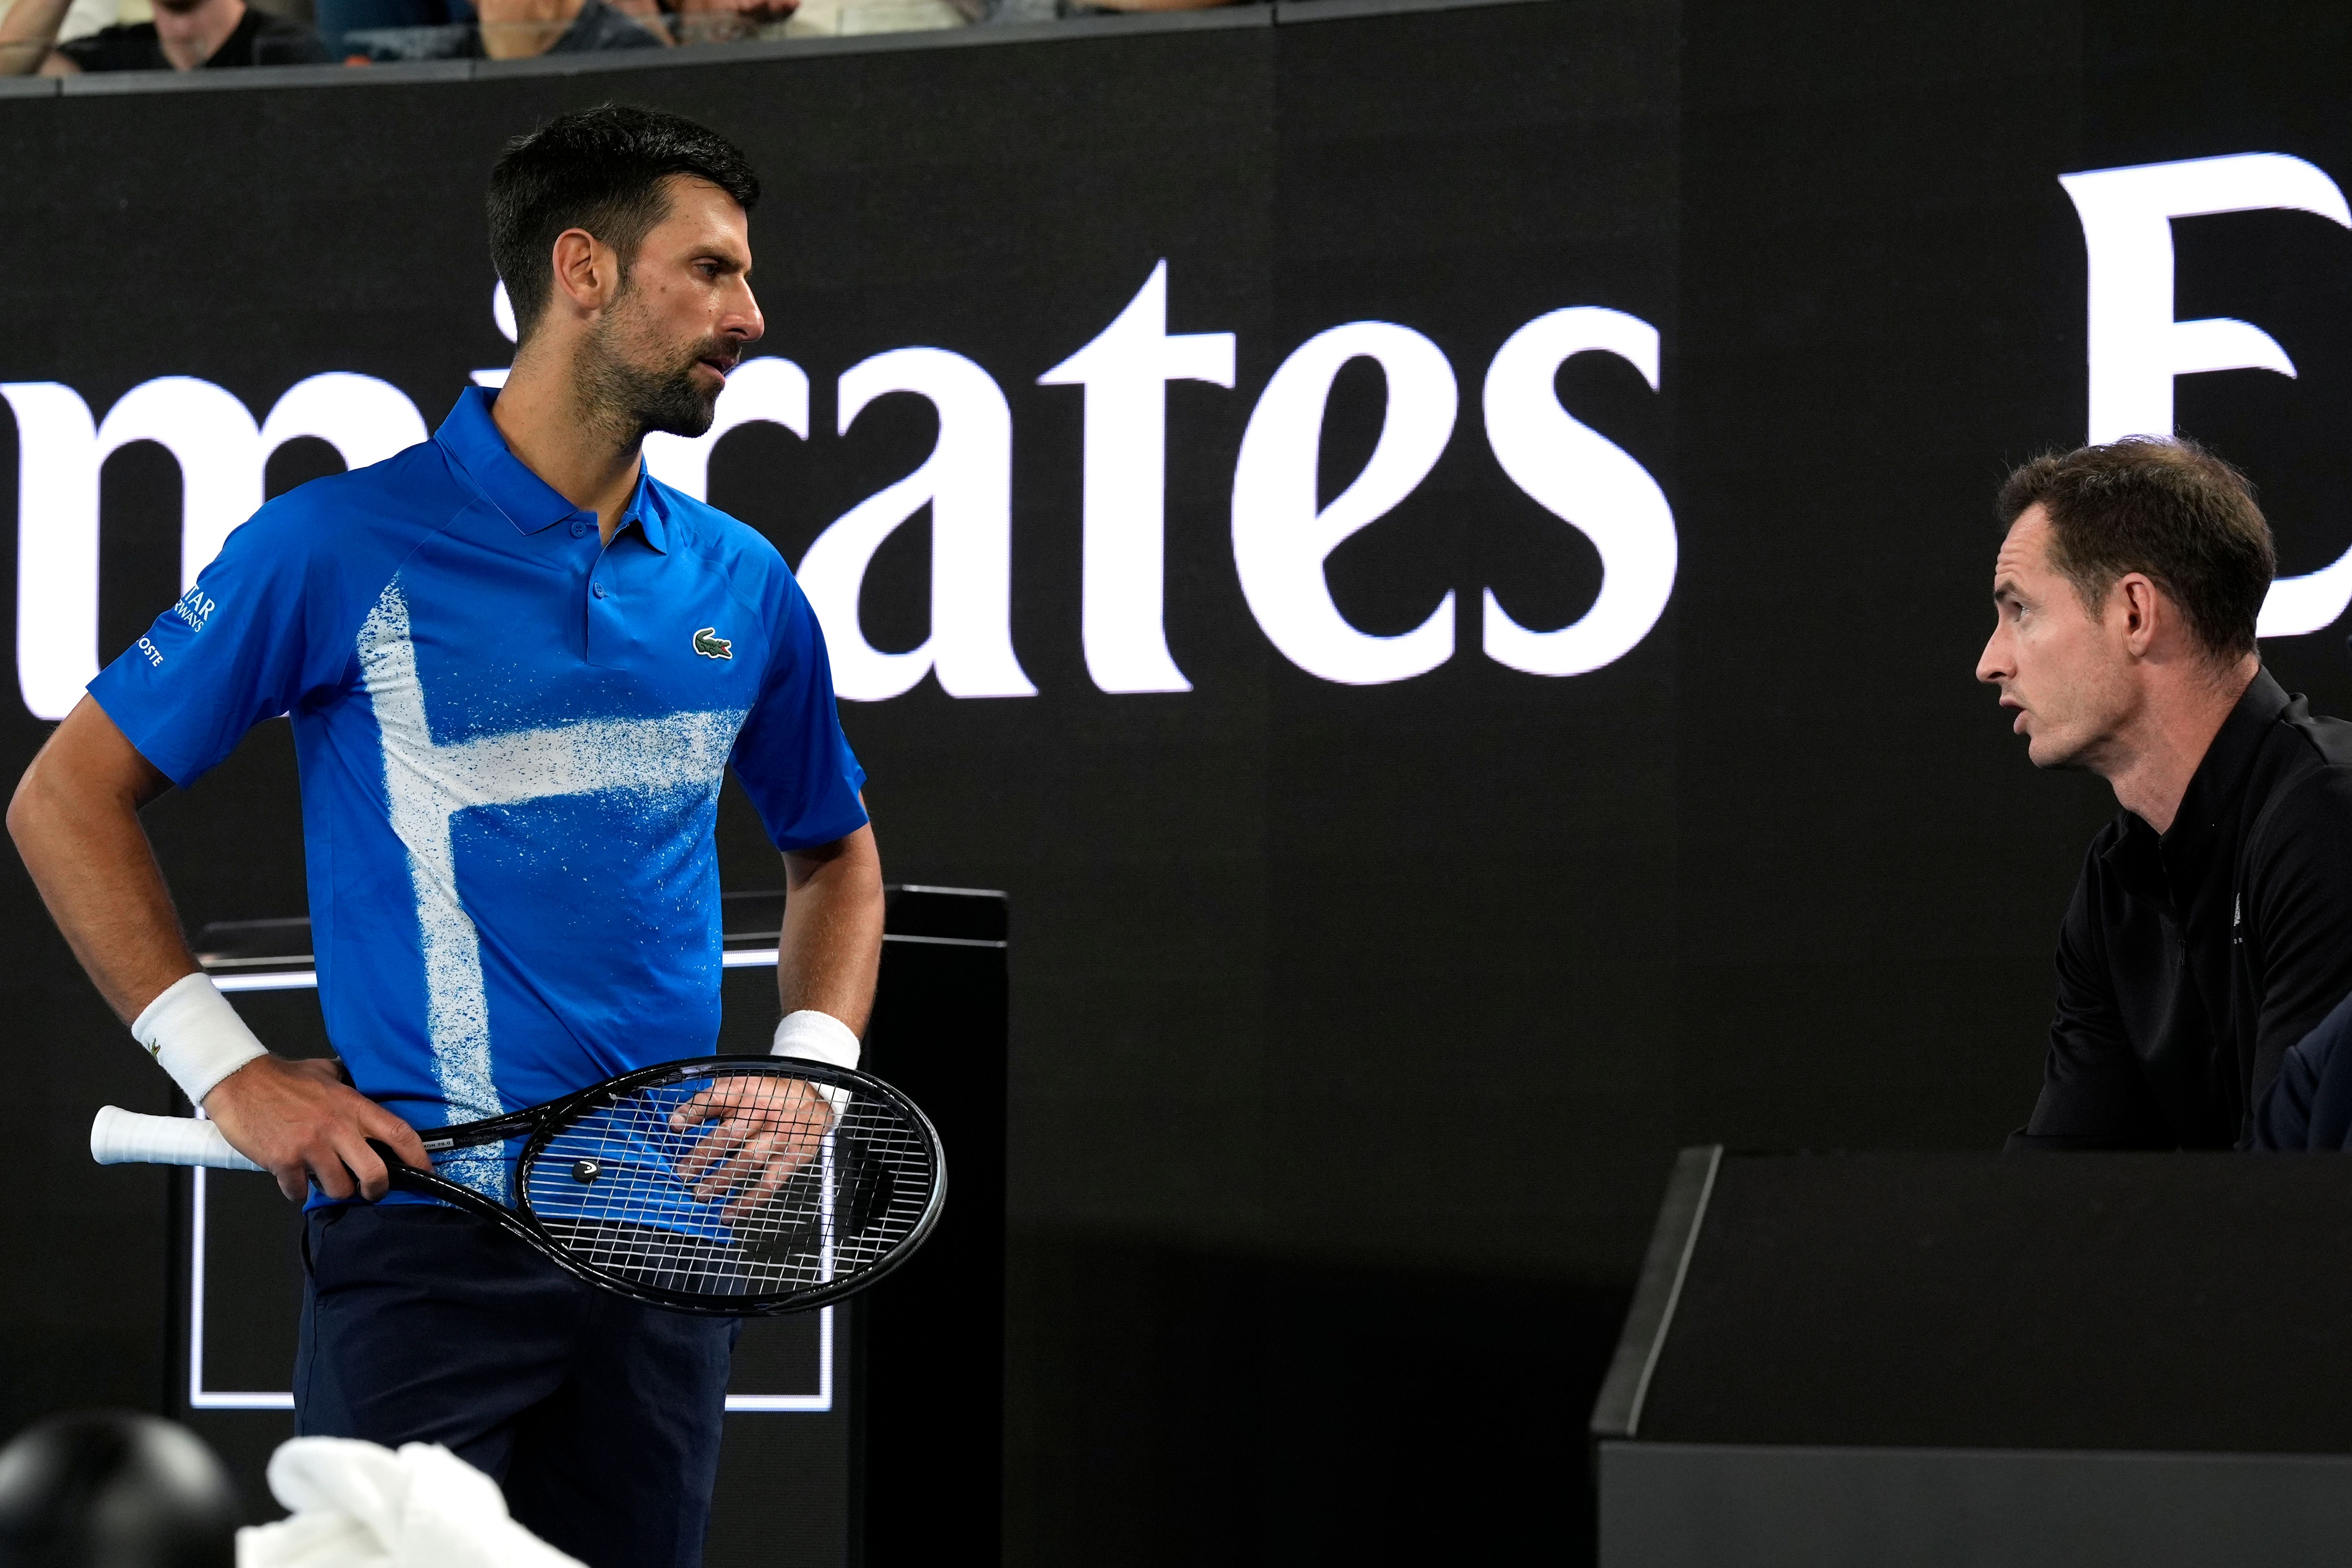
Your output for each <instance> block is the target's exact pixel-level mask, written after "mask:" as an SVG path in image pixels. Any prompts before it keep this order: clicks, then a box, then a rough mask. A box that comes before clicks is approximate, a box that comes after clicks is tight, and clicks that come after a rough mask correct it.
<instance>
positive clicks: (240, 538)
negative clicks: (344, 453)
mask: <svg viewBox="0 0 2352 1568" xmlns="http://www.w3.org/2000/svg"><path fill="white" fill-rule="evenodd" d="M291 499H292V498H290V497H289V498H284V499H281V500H276V501H272V502H271V503H270V504H269V505H268V506H266V507H264V508H262V509H261V510H259V511H257V512H256V513H255V514H254V515H253V516H252V518H250V519H249V520H247V521H246V522H245V523H244V524H243V525H241V526H240V527H238V528H237V529H236V530H235V531H232V532H231V533H230V534H229V536H228V540H227V542H226V543H225V544H223V545H222V546H221V552H220V553H219V554H218V555H217V556H215V557H214V559H213V563H212V564H211V565H209V566H207V567H205V570H204V573H203V574H202V575H201V576H199V577H198V578H197V580H196V585H195V586H194V587H193V588H190V589H189V590H188V591H187V592H186V593H185V594H183V595H180V599H179V602H178V603H176V604H174V605H173V606H172V607H171V608H170V609H168V610H166V611H164V612H163V614H162V615H160V616H156V617H155V624H154V625H153V626H150V627H149V628H148V629H147V633H146V635H145V636H144V637H141V638H140V639H139V640H138V641H137V642H135V643H133V644H131V647H128V648H126V649H124V650H123V652H122V655H121V658H117V659H116V660H115V661H114V662H113V663H112V664H110V665H109V666H107V668H104V669H102V670H100V671H99V674H98V679H95V680H93V681H91V682H90V683H89V694H90V696H91V697H93V698H95V699H96V700H97V701H98V705H99V706H100V708H102V709H104V710H106V716H107V717H108V718H110V719H111V720H113V721H114V723H115V727H116V728H117V729H119V730H121V731H122V733H123V736H124V738H125V739H127V740H129V741H130V742H131V745H132V746H134V747H136V748H137V749H138V752H139V754H140V755H141V756H142V757H145V758H146V759H147V760H148V761H149V762H151V763H153V764H154V765H155V766H156V767H157V768H159V769H161V770H162V771H163V773H165V774H166V775H168V776H169V777H170V778H171V780H172V782H173V784H179V785H181V786H182V787H185V786H187V785H188V784H194V782H195V781H196V780H197V779H198V778H200V777H202V776H203V775H204V774H205V773H206V772H208V771H210V770H211V769H212V768H214V767H215V766H216V765H217V764H219V763H221V762H222V761H223V760H224V759H226V757H227V756H228V754H229V753H230V752H233V751H235V750H236V745H237V742H239V741H241V740H243V739H244V738H245V732H246V731H247V730H250V729H251V728H253V726H254V725H256V724H257V723H259V722H260V721H262V720H264V719H274V718H276V717H277V716H278V714H280V713H284V712H288V711H289V710H292V709H293V708H295V707H296V706H298V705H299V703H301V702H302V700H304V699H305V698H306V697H307V696H309V695H310V693H311V692H313V691H315V690H318V689H320V688H322V687H329V686H336V687H339V686H340V685H341V683H342V680H343V678H344V676H345V673H346V670H347V668H348V665H349V662H350V660H349V653H350V650H349V649H348V648H344V649H342V650H341V652H340V653H337V652H332V651H330V648H329V647H328V646H327V645H328V644H330V643H331V638H328V637H324V636H321V635H318V634H320V633H321V632H323V630H324V628H325V626H326V625H327V623H328V621H329V618H330V617H331V613H332V606H331V605H325V604H322V603H321V602H320V597H321V595H318V594H315V593H313V592H312V583H311V579H312V576H313V564H314V557H315V555H316V550H315V548H314V545H315V541H316V539H317V532H316V530H315V529H314V528H312V527H311V526H310V521H311V520H310V519H308V518H306V517H305V516H304V515H303V508H302V507H301V506H300V505H299V504H289V502H291Z"/></svg>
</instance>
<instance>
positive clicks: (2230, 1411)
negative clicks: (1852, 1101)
mask: <svg viewBox="0 0 2352 1568" xmlns="http://www.w3.org/2000/svg"><path fill="white" fill-rule="evenodd" d="M2347 1308H2352V1164H2347V1163H2343V1162H2338V1161H2332V1160H2304V1159H2264V1158H2247V1157H2240V1156H2230V1155H2102V1156H2092V1155H2083V1156H2066V1157H2062V1158H2029V1157H2007V1158H2005V1157H2002V1156H1999V1155H1990V1154H1988V1155H1938V1154H1872V1155H1843V1156H1789V1157H1755V1156H1736V1155H1735V1156H1724V1155H1723V1154H1722V1153H1721V1152H1720V1151H1717V1150H1712V1149H1706V1150H1692V1151H1686V1152H1685V1154H1684V1156H1683V1159H1682V1161H1681V1162H1680V1163H1679V1164H1678V1165H1677V1168H1676V1173H1675V1179H1674V1180H1673V1182H1672V1183H1671V1184H1670V1186H1669V1192H1668V1195H1667V1199H1666V1202H1665V1204H1664V1210H1663V1212H1662V1214H1661V1216H1660V1220H1659V1225H1658V1227H1657V1230H1656V1232H1655V1234H1654V1240H1653V1244H1652V1248H1651V1253H1650V1258H1649V1262H1648V1266H1647V1268H1646V1269H1645V1272H1644V1276H1643V1284H1642V1288H1641V1290H1640V1292H1639V1294H1638V1295H1637V1297H1636V1300H1635V1304H1634V1310H1633V1313H1632V1315H1631V1316H1630V1318H1629V1321H1628V1323H1627V1329H1626V1333H1625V1336H1624V1338H1623V1339H1622V1341H1621V1342H1620V1345H1619V1348H1618V1355H1617V1361H1616V1363H1615V1364H1614V1366H1613V1367H1612V1373H1611V1375H1610V1378H1609V1380H1608V1382H1607V1384H1605V1385H1604V1387H1603V1390H1602V1393H1601V1399H1600V1401H1599V1403H1598V1404H1597V1405H1596V1407H1595V1410H1594V1415H1593V1427H1592V1429H1593V1436H1594V1438H1595V1440H1596V1445H1597V1448H1596V1458H1597V1461H1598V1470H1599V1479H1600V1491H1601V1563H1603V1564H1633V1563H1643V1564H1649V1565H1655V1568H1670V1565H1677V1564H1684V1563H1690V1564H1697V1563H1708V1564H1714V1565H1717V1568H1727V1565H1742V1564H1756V1565H1763V1564H1780V1563H1808V1564H1814V1565H1820V1564H1833V1563H1856V1564H1860V1563H1894V1562H1901V1563H1954V1564H1958V1563H2005V1564H2039V1563H2051V1564H2058V1563H2070V1564H2073V1563H2088V1562H2100V1563H2104V1562H2113V1563H2141V1564H2152V1563H2165V1564H2169V1563H2180V1564H2189V1563H2237V1562H2263V1563H2306V1562H2307V1563H2323V1562H2328V1563H2332V1562H2337V1561H2340V1559H2341V1556H2342V1546H2343V1541H2342V1523H2341V1521H2343V1520H2344V1519H2345V1518H2347V1515H2352V1401H2347V1399H2346V1397H2345V1394H2346V1389H2345V1385H2344V1380H2343V1377H2342V1375H2341V1373H2342V1371H2343V1369H2344V1368H2345V1367H2346V1366H2347V1354H2352V1312H2347Z"/></svg>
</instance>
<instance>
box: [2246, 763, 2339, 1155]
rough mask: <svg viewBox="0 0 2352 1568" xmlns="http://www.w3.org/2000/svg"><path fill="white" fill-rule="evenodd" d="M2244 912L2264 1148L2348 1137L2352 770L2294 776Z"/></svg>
mask: <svg viewBox="0 0 2352 1568" xmlns="http://www.w3.org/2000/svg"><path fill="white" fill-rule="evenodd" d="M2262 832H2263V838H2262V841H2261V842H2260V843H2258V844H2256V845H2254V846H2252V848H2253V850H2254V857H2253V864H2252V867H2251V868H2249V875H2248V877H2247V879H2246V892H2245V895H2244V896H2245V897H2246V899H2247V900H2248V902H2249V905H2250V907H2249V908H2247V909H2246V910H2244V911H2243V913H2244V919H2245V921H2246V923H2247V924H2248V925H2250V926H2251V927H2252V931H2253V932H2254V936H2255V940H2256V941H2257V942H2259V943H2260V947H2259V950H2258V952H2257V954H2256V956H2257V957H2258V958H2259V960H2260V972H2261V974H2262V985H2263V994H2262V1002H2261V1009H2260V1012H2259V1015H2258V1022H2257V1025H2256V1032H2255V1040H2254V1066H2253V1080H2252V1089H2253V1091H2254V1094H2255V1095H2256V1097H2257V1099H2256V1104H2257V1107H2258V1109H2257V1111H2256V1114H2255V1118H2254V1141H2255V1146H2256V1147H2258V1148H2266V1149H2278V1148H2297V1149H2299V1148H2306V1147H2309V1148H2326V1149H2338V1148H2342V1147H2344V1146H2345V1143H2346V1140H2347V1134H2352V1052H2347V1051H2345V1050H2342V1049H2340V1048H2338V1047H2339V1046H2340V1044H2341V1042H2342V1041H2343V1040H2344V1038H2345V1037H2346V1036H2347V1034H2352V1011H2347V1008H2346V1007H2344V1006H2342V1005H2339V1004H2341V1003H2343V1002H2344V1001H2345V999H2346V997H2347V994H2352V768H2346V767H2330V768H2328V769H2326V770H2325V771H2323V772H2321V773H2316V774H2315V775H2313V776H2312V777H2310V778H2308V779H2305V780H2304V781H2303V782H2301V783H2300V784H2297V785H2296V786H2295V787H2294V791H2293V792H2292V793H2291V794H2289V795H2287V796H2285V797H2284V798H2283V799H2282V800H2281V801H2280V802H2279V804H2278V805H2277V807H2276V808H2274V810H2273V815H2272V817H2271V820H2269V821H2267V822H2265V823H2264V824H2263V829H2262Z"/></svg>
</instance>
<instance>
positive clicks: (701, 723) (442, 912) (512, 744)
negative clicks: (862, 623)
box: [359, 577, 744, 1197]
mask: <svg viewBox="0 0 2352 1568" xmlns="http://www.w3.org/2000/svg"><path fill="white" fill-rule="evenodd" d="M359 657H360V671H361V676H362V683H363V685H364V687H365V689H366V691H367V694H368V699H369V701H370V702H371V704H372V705H373V708H374V710H375V719H376V724H377V727H378V728H379V729H380V730H381V731H383V778H384V794H385V796H386V797H387V799H388V801H389V802H390V805H391V816H392V830H393V832H394V835H395V836H396V837H398V838H399V839H400V842H401V844H402V845H403V847H405V848H406V849H407V851H408V871H409V878H410V880H411V883H412V885H413V886H414V888H415V895H416V918H417V924H418V927H419V935H420V938H421V942H420V945H421V949H422V952H423V956H424V963H425V1030H426V1033H427V1036H428V1037H429V1038H430V1039H431V1041H432V1046H433V1062H434V1075H435V1077H436V1079H438V1080H439V1082H440V1086H441V1092H442V1095H443V1098H444V1099H445V1100H446V1101H447V1102H448V1107H449V1119H450V1121H453V1122H455V1121H472V1120H475V1119H477V1118H480V1117H486V1116H496V1115H498V1114H499V1112H500V1110H502V1109H503V1107H502V1106H501V1104H500V1102H499V1094H498V1090H497V1088H496V1087H495V1084H494V1081H493V1079H492V1074H491V1060H490V1029H489V1005H488V998H487V995H486V994H485V992H484V988H483V984H482V942H481V933H480V931H478V929H477V928H476V927H475V924H474V921H473V917H472V916H471V915H470V914H468V913H467V910H466V905H465V900H463V899H462V898H461V897H460V896H459V894H458V891H457V855H456V848H455V844H454V840H453V836H452V832H451V822H452V820H453V819H454V818H455V817H456V816H457V813H459V812H461V811H467V810H470V809H474V808H477V807H481V806H499V805H519V804H521V803H523V802H526V801H533V800H544V799H548V798H550V797H553V796H559V795H595V794H600V793H604V792H608V791H625V792H629V793H633V794H638V795H670V794H675V793H677V792H681V791H690V792H694V793H698V794H702V795H713V796H715V795H717V794H718V792H719V784H720V783H721V781H722V780H723V778H724V776H725V770H726V767H727V759H728V756H729V754H730V752H732V750H733V749H734V744H735V736H736V732H737V731H739V730H740V729H741V727H742V723H743V718H744V714H743V711H742V710H731V711H728V710H720V711H713V712H679V713H672V714H670V715H668V716H667V717H666V718H661V719H611V720H593V721H585V722H582V723H577V724H562V725H556V726H553V727H551V728H546V729H538V730H516V731H509V732H507V733H505V734H493V735H482V736H478V737H477V738H475V739H473V740H469V741H458V742H450V743H448V744H446V745H445V744H438V743H436V742H435V741H434V739H433V732H432V728H431V726H430V724H429V723H428V721H427V720H426V717H425V687H424V683H423V681H422V680H421V679H419V678H418V676H417V670H416V645H415V641H414V640H413V639H412V638H411V637H410V635H409V620H408V601H407V598H406V596H405V595H403V593H402V592H401V586H400V580H399V579H398V578H397V577H395V578H394V579H393V581H392V582H391V583H390V584H387V585H386V586H385V588H384V590H383V595H382V596H381V597H380V598H378V599H377V601H376V605H375V608H374V609H373V610H372V611H370V612H369V614H368V617H367V619H366V621H365V622H363V623H362V626H361V627H360V636H359ZM440 1169H441V1173H443V1174H444V1175H447V1176H450V1177H453V1178H454V1179H457V1180H459V1181H464V1182H466V1183H467V1184H468V1185H472V1186H478V1187H481V1188H482V1189H483V1190H485V1191H492V1192H495V1193H496V1194H497V1195H499V1196H501V1197H502V1196H504V1195H505V1194H504V1193H503V1186H504V1175H503V1172H504V1166H503V1163H502V1162H501V1158H500V1152H499V1149H498V1148H497V1147H496V1146H493V1147H491V1148H488V1149H486V1150H476V1151H470V1152H467V1154H466V1155H460V1156H457V1157H453V1158H452V1159H451V1160H450V1161H448V1162H447V1163H444V1164H443V1165H442V1166H441V1167H440Z"/></svg>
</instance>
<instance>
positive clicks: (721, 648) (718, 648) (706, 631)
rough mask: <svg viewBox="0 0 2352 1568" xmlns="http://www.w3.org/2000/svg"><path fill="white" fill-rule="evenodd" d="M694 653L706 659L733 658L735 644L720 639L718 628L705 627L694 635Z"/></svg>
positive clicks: (722, 638)
mask: <svg viewBox="0 0 2352 1568" xmlns="http://www.w3.org/2000/svg"><path fill="white" fill-rule="evenodd" d="M694 651H695V652H697V653H698V654H700V655H701V656H702V657H703V658H734V657H735V643H734V640H733V639H732V638H730V637H720V636H719V628H718V627H717V626H705V627H703V628H702V629H701V630H700V631H698V632H697V633H695V634H694Z"/></svg>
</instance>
